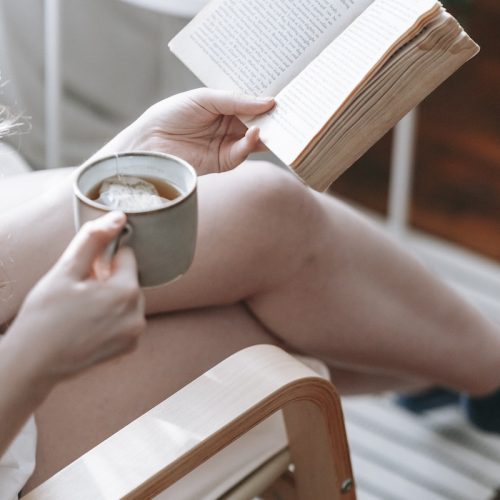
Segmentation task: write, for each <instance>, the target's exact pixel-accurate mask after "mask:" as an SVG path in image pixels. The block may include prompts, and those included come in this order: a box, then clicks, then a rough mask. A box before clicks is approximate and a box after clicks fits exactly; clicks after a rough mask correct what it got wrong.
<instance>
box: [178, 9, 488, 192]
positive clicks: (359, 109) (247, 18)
mask: <svg viewBox="0 0 500 500" xmlns="http://www.w3.org/2000/svg"><path fill="white" fill-rule="evenodd" d="M170 49H171V50H172V52H174V54H176V55H177V56H178V57H179V58H180V59H181V60H182V61H183V62H184V63H185V64H186V65H187V66H188V67H189V68H190V69H191V71H193V73H195V75H196V76H197V77H198V78H199V79H200V80H201V81H202V82H204V83H205V84H206V85H207V86H208V87H212V88H218V89H226V90H235V91H237V92H243V93H246V94H251V95H254V96H259V95H265V96H267V95H273V96H275V97H276V101H277V105H276V107H275V108H274V109H273V110H272V111H270V112H269V113H267V114H265V115H263V116H260V117H257V118H252V117H242V120H243V121H244V122H245V124H246V125H248V126H253V125H255V126H258V127H260V129H261V139H262V141H263V142H264V143H265V144H266V146H267V147H268V148H269V149H270V150H271V151H273V152H274V153H275V154H276V155H277V156H278V157H279V158H280V159H281V160H282V161H283V162H284V163H286V164H287V165H289V166H290V167H292V168H293V170H294V171H295V172H296V173H297V174H298V175H299V176H300V177H301V178H302V179H303V180H304V181H305V182H307V183H308V184H309V185H310V186H312V187H313V188H315V189H318V190H324V189H326V188H328V186H329V185H330V184H331V183H332V182H333V181H334V180H335V179H336V178H337V177H338V176H339V175H340V174H342V173H343V172H344V171H345V170H346V169H347V168H349V167H350V166H351V165H352V164H353V163H354V162H355V161H356V160H357V159H358V158H359V157H360V156H361V155H363V154H364V153H365V152H366V151H367V150H368V149H369V148H370V147H371V146H372V145H373V144H374V143H375V142H376V141H378V140H379V139H380V138H381V137H382V136H383V135H384V134H385V133H386V132H387V131H389V130H390V128H392V127H393V126H394V125H395V124H396V123H397V122H398V121H399V120H400V119H401V118H402V117H403V116H404V115H405V114H406V113H407V112H408V111H410V110H411V109H412V108H414V107H415V106H416V105H417V104H418V103H419V102H420V101H422V100H423V99H424V98H425V97H426V96H427V95H428V94H430V93H431V92H432V91H433V90H434V89H435V88H436V87H437V86H438V85H440V84H441V83H442V82H443V81H444V80H445V79H446V78H448V77H449V76H450V75H451V74H452V73H454V72H455V71H456V70H457V69H458V68H459V67H460V66H462V64H464V63H465V62H466V61H467V60H469V59H470V58H471V57H473V56H474V55H475V54H476V53H477V52H478V51H479V47H478V46H477V45H476V44H475V43H474V42H473V41H472V40H471V39H470V38H469V36H468V35H467V34H466V33H465V32H464V31H463V29H462V28H461V26H460V25H459V24H458V23H457V21H456V20H455V19H454V18H453V17H452V16H451V15H450V14H449V13H447V12H446V11H445V9H444V8H443V7H442V5H441V4H440V3H439V2H437V1H436V0H306V1H305V0H212V2H211V3H209V4H208V5H207V6H206V7H205V8H204V9H203V10H202V11H201V12H200V13H199V14H198V16H196V17H195V19H194V20H193V21H192V22H191V23H190V24H188V26H186V28H184V29H183V30H182V31H181V32H180V33H179V34H178V35H177V36H176V37H175V38H174V39H173V40H172V41H171V42H170Z"/></svg>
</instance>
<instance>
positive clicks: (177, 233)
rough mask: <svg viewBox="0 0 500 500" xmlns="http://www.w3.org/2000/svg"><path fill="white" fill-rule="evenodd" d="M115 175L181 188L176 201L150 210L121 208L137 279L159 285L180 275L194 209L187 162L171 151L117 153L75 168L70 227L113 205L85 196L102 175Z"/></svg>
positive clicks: (191, 242)
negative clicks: (134, 258) (71, 223)
mask: <svg viewBox="0 0 500 500" xmlns="http://www.w3.org/2000/svg"><path fill="white" fill-rule="evenodd" d="M117 174H120V175H132V176H135V177H146V178H155V179H158V180H159V181H163V182H166V183H168V184H170V185H171V186H173V187H174V188H176V189H177V191H179V192H180V196H179V197H178V198H175V200H172V201H169V202H166V203H165V204H164V205H162V206H159V207H158V208H154V209H151V210H142V211H141V210H137V211H134V210H130V211H128V210H126V211H125V213H126V214H127V218H128V228H129V232H130V234H129V235H128V236H127V245H128V246H130V247H131V248H132V249H133V250H134V253H135V256H136V259H137V266H138V271H139V283H140V285H141V286H143V287H152V286H159V285H162V284H165V283H168V282H169V281H172V280H174V279H176V278H178V277H179V276H181V275H182V274H184V273H185V272H186V271H187V270H188V268H189V266H190V265H191V262H192V261H193V256H194V250H195V245H196V233H197V221H198V208H197V192H196V187H197V176H196V172H195V170H194V169H193V167H192V166H191V165H189V164H188V163H187V162H185V161H184V160H182V159H180V158H177V157H175V156H172V155H167V154H160V153H143V152H133V153H120V154H116V155H113V156H108V157H105V158H101V159H99V160H96V161H94V162H91V163H87V164H85V165H83V166H82V167H80V169H79V170H78V171H77V173H76V178H75V182H74V194H75V197H74V199H75V225H76V228H77V230H78V229H79V228H80V227H81V226H82V225H83V224H84V223H85V222H87V221H90V220H93V219H97V218H98V217H101V216H102V215H104V214H105V213H107V212H109V211H112V210H113V209H112V208H110V207H107V206H106V205H102V204H100V203H98V202H97V201H95V200H92V199H90V198H89V197H88V195H89V193H91V192H92V190H94V189H95V188H96V187H97V186H99V185H100V184H101V183H102V182H103V181H104V180H105V179H107V178H109V177H113V176H115V175H117Z"/></svg>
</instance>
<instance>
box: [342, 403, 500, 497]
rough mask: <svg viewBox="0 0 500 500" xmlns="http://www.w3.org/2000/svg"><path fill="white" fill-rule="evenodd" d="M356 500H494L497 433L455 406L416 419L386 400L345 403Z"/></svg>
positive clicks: (499, 449)
mask: <svg viewBox="0 0 500 500" xmlns="http://www.w3.org/2000/svg"><path fill="white" fill-rule="evenodd" d="M344 413H345V417H346V426H347V434H348V437H349V445H350V448H351V457H352V466H353V471H354V476H355V479H356V483H357V489H358V500H496V499H498V498H500V436H491V435H487V434H485V433H482V432H479V431H476V430H474V429H473V428H472V427H471V426H470V425H468V424H467V423H466V422H465V420H464V418H463V415H462V412H461V411H460V410H459V408H458V406H456V407H447V408H444V409H440V410H437V411H434V412H431V413H429V414H427V415H426V416H424V417H421V416H419V417H416V416H414V415H413V414H412V413H410V412H408V411H406V410H403V409H401V408H399V407H397V406H395V405H394V403H393V402H392V400H391V399H390V398H380V397H360V398H351V399H347V400H345V401H344Z"/></svg>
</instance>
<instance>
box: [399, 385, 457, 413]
mask: <svg viewBox="0 0 500 500" xmlns="http://www.w3.org/2000/svg"><path fill="white" fill-rule="evenodd" d="M459 402H460V394H459V393H458V392H455V391H452V390H451V389H445V388H443V387H432V388H431V389H427V390H425V391H421V392H416V393H413V394H400V395H398V396H397V397H396V404H398V405H399V406H401V407H403V408H405V409H406V410H408V411H411V412H412V413H417V414H420V413H425V412H426V411H429V410H434V409H436V408H441V407H443V406H449V405H453V404H459Z"/></svg>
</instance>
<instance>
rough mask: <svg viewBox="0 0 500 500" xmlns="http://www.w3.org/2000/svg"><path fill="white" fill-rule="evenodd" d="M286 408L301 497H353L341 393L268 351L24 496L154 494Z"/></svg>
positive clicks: (245, 357) (209, 379) (255, 350)
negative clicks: (339, 395) (338, 393)
mask: <svg viewBox="0 0 500 500" xmlns="http://www.w3.org/2000/svg"><path fill="white" fill-rule="evenodd" d="M279 409H282V410H283V413H284V417H285V424H286V428H287V434H288V439H289V449H290V453H291V457H292V462H293V463H294V464H295V475H296V482H297V489H298V493H299V498H303V499H306V498H307V499H311V498H314V499H315V500H335V499H340V498H342V499H349V500H351V499H354V498H355V493H354V488H353V485H352V471H351V465H350V459H349V450H348V445H347V439H346V435H345V429H344V421H343V416H342V409H341V405H340V399H339V397H338V395H337V393H336V391H335V389H334V387H333V386H332V384H331V383H330V382H328V381H326V380H324V379H322V378H320V377H319V376H318V375H317V374H316V373H315V372H313V371H312V370H311V369H309V368H308V367H306V366H305V365H303V364H302V363H300V362H299V361H297V360H296V359H295V358H293V357H292V356H290V355H289V354H287V353H285V352H284V351H282V350H281V349H279V348H277V347H273V346H267V345H261V346H254V347H250V348H247V349H244V350H243V351H240V352H238V353H236V354H234V355H233V356H231V357H229V358H227V359H226V360H224V361H223V362H222V363H220V364H218V365H217V366H215V367H214V368H212V369H211V370H210V371H208V372H207V373H205V374H204V375H202V376H201V377H199V378H198V379H196V380H194V381H193V382H192V383H190V384H189V385H187V386H186V387H184V388H183V389H181V390H180V391H179V392H177V393H175V394H174V395H173V396H171V397H170V398H168V399H167V400H165V401H164V402H163V403H161V404H159V405H158V406H156V407H155V408H153V409H152V410H150V411H149V412H147V413H146V414H144V415H143V416H142V417H140V418H138V419H137V420H135V421H133V422H132V423H130V424H129V425H127V426H126V427H124V428H123V429H122V430H120V431H119V432H117V433H116V434H114V435H113V436H111V437H109V438H108V439H107V440H105V441H103V442H102V443H101V444H99V445H98V446H96V447H95V448H94V449H92V450H90V451H89V452H88V453H86V454H85V455H83V456H82V457H81V458H79V459H78V460H76V461H75V462H73V463H71V464H70V465H68V466H67V467H66V468H64V469H63V470H61V471H60V472H59V473H57V474H56V475H54V476H53V477H52V478H50V479H49V480H48V481H46V482H45V483H44V484H42V485H40V486H39V487H38V488H36V489H35V490H33V491H32V492H31V493H29V494H28V495H26V496H25V497H23V498H24V499H25V500H35V499H36V500H41V499H47V500H58V499H67V498H71V499H73V500H78V499H116V498H128V499H137V498H150V497H152V496H154V495H156V494H159V493H160V492H161V491H163V490H164V489H165V488H167V487H168V486H170V485H172V484H173V483H175V482H176V481H177V480H179V479H180V478H181V477H183V476H184V475H186V474H187V473H188V472H190V471H191V470H193V469H195V468H196V467H197V466H198V465H200V464H202V463H203V462H204V461H206V460H207V459H208V458H210V457H211V456H213V455H215V454H216V453H217V452H219V451H220V450H221V449H222V448H224V447H225V446H227V445H228V444H230V443H231V442H232V441H234V440H235V439H237V438H238V437H240V436H241V435H243V434H244V433H245V432H247V431H248V430H250V429H251V428H252V427H254V426H255V425H257V424H258V423H260V422H261V421H263V420H264V419H266V418H267V417H268V416H270V415H271V414H273V413H274V412H276V411H277V410H279ZM68 491H70V492H71V493H70V494H69V493H68ZM68 495H69V496H68Z"/></svg>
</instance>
